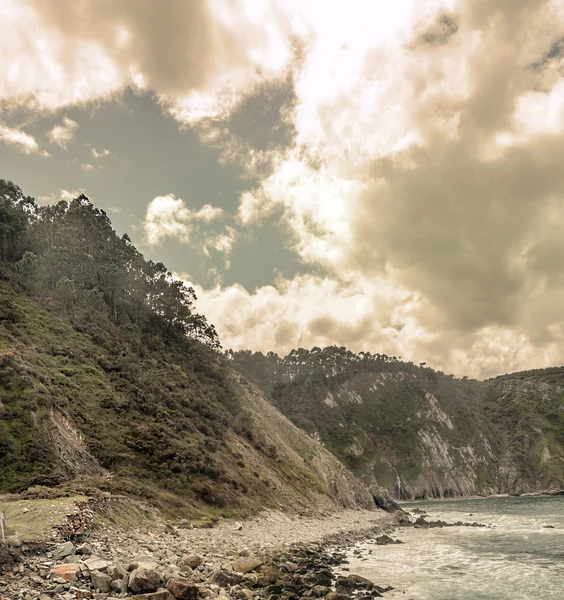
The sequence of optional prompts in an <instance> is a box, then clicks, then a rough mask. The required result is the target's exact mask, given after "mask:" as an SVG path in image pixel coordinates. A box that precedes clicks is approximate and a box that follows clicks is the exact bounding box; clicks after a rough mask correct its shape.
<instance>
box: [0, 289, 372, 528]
mask: <svg viewBox="0 0 564 600" xmlns="http://www.w3.org/2000/svg"><path fill="white" fill-rule="evenodd" d="M100 319H101V316H100V313H98V314H96V315H92V318H90V319H89V317H88V315H79V316H76V315H74V316H73V315H68V314H66V313H62V312H60V311H58V310H57V309H56V307H55V308H53V309H46V308H43V307H41V306H40V305H39V304H37V303H36V302H35V301H33V300H32V299H30V298H29V296H27V295H26V294H25V293H24V292H23V291H22V290H18V289H17V286H16V287H14V285H12V284H11V283H10V282H9V281H7V280H6V277H4V280H3V281H2V280H0V402H1V403H2V405H1V406H0V412H1V413H2V414H1V415H0V465H1V467H2V468H1V469H0V492H15V491H19V490H22V489H25V488H27V487H29V486H34V485H55V484H58V485H67V486H70V487H72V489H73V490H77V491H79V492H88V489H89V487H97V488H102V489H105V490H109V491H113V492H119V493H123V492H125V493H128V494H131V495H133V496H136V497H139V498H144V499H148V500H150V501H151V502H153V503H154V504H156V505H159V506H161V507H162V508H165V509H167V510H169V511H176V512H178V511H180V512H182V511H183V512H184V513H185V514H187V515H189V516H194V515H196V514H198V513H200V514H213V513H214V512H216V513H229V512H231V511H253V510H256V509H257V508H259V507H261V506H276V507H279V506H281V505H282V506H284V507H285V508H296V509H299V510H301V509H305V508H306V507H307V506H310V505H311V503H312V502H313V501H314V500H318V499H319V497H320V496H321V495H327V494H328V492H329V490H328V486H327V485H326V483H325V481H324V472H323V470H320V469H316V468H314V467H313V466H312V464H311V459H308V457H309V456H313V455H326V454H327V453H326V452H325V451H324V450H323V449H322V448H320V447H319V446H318V445H317V444H315V443H314V442H312V441H311V440H310V439H309V438H307V436H305V435H303V434H302V433H301V432H297V430H295V428H294V427H293V426H292V425H291V424H290V423H288V422H287V421H285V420H284V419H283V418H282V417H281V416H280V415H278V417H277V419H278V420H279V419H283V421H284V422H283V423H280V422H278V423H277V429H276V430H274V429H272V430H271V429H270V428H269V424H268V420H266V421H265V420H264V418H261V417H260V415H259V416H257V414H258V413H260V412H261V410H260V405H259V403H258V401H257V400H256V398H255V399H253V394H251V393H249V390H246V389H244V387H242V386H241V385H240V384H239V383H238V381H237V378H234V377H233V376H232V374H231V372H230V371H229V370H228V368H227V367H226V365H225V364H224V361H223V359H222V358H221V357H220V356H218V355H216V354H215V353H213V352H212V351H210V350H209V349H207V348H205V347H203V346H202V345H201V344H198V343H195V342H191V341H189V340H187V339H186V338H183V337H179V336H176V335H171V336H170V337H168V338H167V337H164V336H163V334H162V332H159V331H158V330H156V331H150V330H145V331H140V330H138V329H137V328H133V327H128V328H125V327H116V326H114V325H112V324H110V323H108V322H105V321H101V320H100ZM284 428H287V429H288V428H289V429H288V431H290V430H291V431H294V430H295V431H296V432H297V434H292V435H297V436H298V442H299V443H296V444H294V445H292V443H290V442H289V441H288V440H289V436H287V435H284V431H285V429H284ZM290 437H291V436H290ZM300 453H301V454H300ZM326 459H327V456H325V458H324V460H326ZM331 460H332V457H330V458H329V461H331ZM308 461H309V462H308ZM331 468H336V469H337V470H339V469H340V465H338V463H337V461H335V464H334V465H333V466H332V467H331ZM342 477H344V478H346V475H343V476H342ZM65 482H66V483H65ZM68 482H71V483H68ZM354 485H355V484H354V483H353V482H351V486H352V487H351V489H353V488H354ZM355 493H356V492H355V491H354V490H353V492H351V494H350V496H349V497H348V498H347V501H349V502H350V503H352V504H354V502H355ZM358 493H359V494H360V495H358V496H357V499H359V498H361V496H362V492H358ZM364 500H365V498H363V499H362V501H364Z"/></svg>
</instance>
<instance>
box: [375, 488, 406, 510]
mask: <svg viewBox="0 0 564 600" xmlns="http://www.w3.org/2000/svg"><path fill="white" fill-rule="evenodd" d="M370 493H371V494H372V497H373V498H374V503H375V504H376V506H378V507H379V508H381V509H382V510H385V511H386V512H391V513H393V512H402V513H403V512H404V510H403V509H402V508H400V506H399V504H398V503H397V502H396V501H395V500H394V499H393V498H392V497H391V496H390V494H389V492H388V491H387V490H385V489H384V488H381V487H378V486H377V485H373V486H371V487H370Z"/></svg>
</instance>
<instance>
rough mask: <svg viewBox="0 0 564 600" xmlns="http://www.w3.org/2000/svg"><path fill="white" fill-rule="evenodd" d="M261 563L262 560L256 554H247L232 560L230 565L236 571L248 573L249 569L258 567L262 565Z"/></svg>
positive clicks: (262, 562) (252, 569)
mask: <svg viewBox="0 0 564 600" xmlns="http://www.w3.org/2000/svg"><path fill="white" fill-rule="evenodd" d="M263 564H264V560H261V559H260V558H257V557H256V556H248V557H242V558H238V559H237V560H234V561H233V563H232V566H233V570H234V571H237V573H248V572H249V571H254V570H255V569H258V567H260V566H262V565H263Z"/></svg>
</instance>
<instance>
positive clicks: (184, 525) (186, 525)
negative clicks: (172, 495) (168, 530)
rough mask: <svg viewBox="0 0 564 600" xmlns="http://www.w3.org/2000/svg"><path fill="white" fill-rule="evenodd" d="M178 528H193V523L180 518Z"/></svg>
mask: <svg viewBox="0 0 564 600" xmlns="http://www.w3.org/2000/svg"><path fill="white" fill-rule="evenodd" d="M178 529H192V523H190V521H188V520H187V519H180V522H179V523H178Z"/></svg>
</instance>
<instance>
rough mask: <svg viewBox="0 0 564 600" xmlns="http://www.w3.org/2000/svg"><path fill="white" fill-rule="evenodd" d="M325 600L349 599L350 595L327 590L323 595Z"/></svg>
mask: <svg viewBox="0 0 564 600" xmlns="http://www.w3.org/2000/svg"><path fill="white" fill-rule="evenodd" d="M325 598H326V600H350V596H345V594H338V593H337V592H329V593H328V594H327V596H325Z"/></svg>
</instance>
